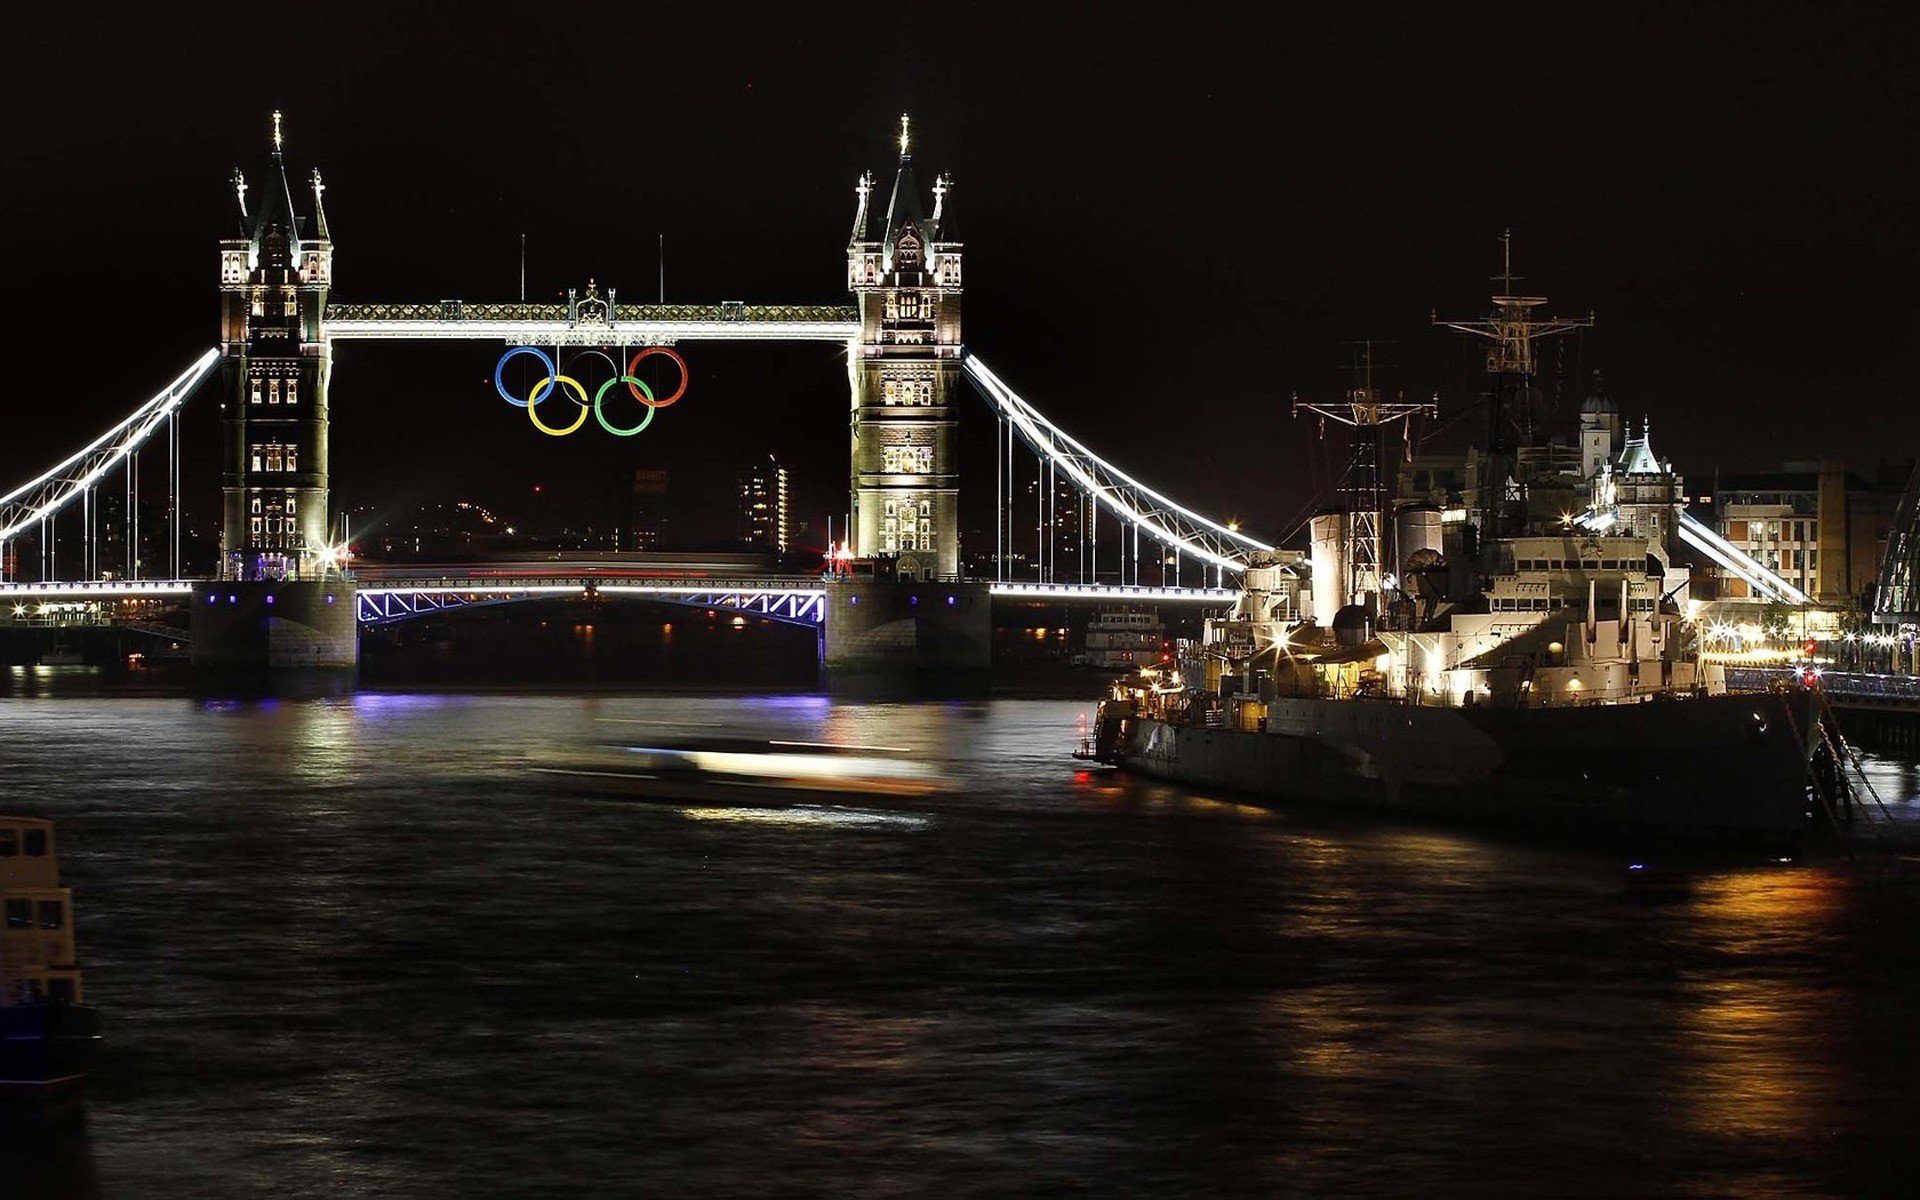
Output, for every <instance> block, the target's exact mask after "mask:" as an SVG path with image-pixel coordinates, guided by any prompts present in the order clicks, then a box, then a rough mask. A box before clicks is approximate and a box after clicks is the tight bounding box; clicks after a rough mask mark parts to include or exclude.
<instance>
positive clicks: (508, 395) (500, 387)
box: [493, 346, 556, 408]
mask: <svg viewBox="0 0 1920 1200" xmlns="http://www.w3.org/2000/svg"><path fill="white" fill-rule="evenodd" d="M520 354H531V355H533V356H534V357H535V358H537V359H539V360H540V365H541V366H543V367H545V368H546V369H547V379H548V381H549V382H551V381H552V379H553V376H554V375H555V374H556V372H555V371H554V367H553V360H552V359H550V358H548V357H547V356H546V355H545V354H543V353H541V352H540V351H539V350H537V349H535V348H534V347H532V346H515V347H514V348H513V349H511V350H509V351H507V352H506V353H505V354H502V355H501V356H500V361H499V362H497V363H495V364H493V389H494V390H495V391H497V392H499V393H500V398H501V399H502V400H505V401H506V402H507V403H508V404H511V405H513V406H514V407H515V408H525V407H527V405H528V403H529V401H527V400H515V399H514V398H513V393H512V392H509V391H508V390H507V383H506V380H505V379H503V378H502V376H503V375H504V374H505V373H506V369H507V360H508V359H510V358H513V357H514V356H516V355H520Z"/></svg>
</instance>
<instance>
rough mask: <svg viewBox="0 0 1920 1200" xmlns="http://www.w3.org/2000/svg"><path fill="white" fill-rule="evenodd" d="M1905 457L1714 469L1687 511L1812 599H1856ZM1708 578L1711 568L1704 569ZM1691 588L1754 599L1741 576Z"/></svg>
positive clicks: (1882, 541) (1868, 576)
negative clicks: (1868, 467)
mask: <svg viewBox="0 0 1920 1200" xmlns="http://www.w3.org/2000/svg"><path fill="white" fill-rule="evenodd" d="M1910 467H1911V464H1907V463H1901V464H1886V463H1882V464H1881V465H1880V466H1879V467H1878V468H1877V469H1876V470H1875V472H1874V473H1873V474H1872V475H1870V476H1869V475H1861V474H1856V473H1852V472H1849V471H1848V470H1847V469H1846V466H1845V464H1844V463H1842V462H1838V461H1833V460H1826V461H1821V462H1789V463H1784V464H1782V465H1781V468H1780V469H1779V470H1777V471H1762V472H1752V473H1742V474H1726V475H1721V476H1719V477H1718V478H1717V479H1716V480H1715V482H1714V485H1713V488H1712V491H1711V492H1710V493H1708V494H1705V495H1702V496H1700V497H1699V498H1698V499H1697V500H1696V501H1695V502H1694V511H1695V515H1696V516H1698V517H1699V518H1700V519H1701V520H1702V521H1704V522H1706V523H1707V524H1708V525H1710V526H1711V527H1712V528H1713V529H1714V530H1715V531H1716V532H1717V533H1719V534H1720V536H1722V537H1724V538H1726V539H1727V540H1728V541H1729V542H1731V543H1733V544H1734V545H1735V546H1738V547H1740V548H1741V549H1743V550H1745V551H1746V552H1747V553H1748V554H1750V555H1752V556H1753V557H1754V558H1755V559H1757V560H1758V561H1760V562H1761V563H1763V564H1765V565H1766V566H1767V567H1768V568H1770V569H1772V570H1773V571H1774V572H1775V573H1777V574H1778V575H1780V576H1781V578H1783V579H1785V580H1786V581H1787V582H1788V583H1791V584H1793V585H1794V586H1795V587H1797V588H1799V589H1800V590H1801V591H1803V592H1805V593H1806V594H1807V595H1808V596H1810V597H1812V598H1813V600H1814V602H1815V603H1816V604H1819V605H1822V606H1824V607H1833V608H1847V609H1851V608H1854V607H1856V606H1861V605H1863V604H1864V603H1865V602H1866V600H1867V593H1868V592H1869V591H1870V590H1871V588H1872V587H1873V584H1874V581H1875V579H1876V577H1877V576H1878V575H1879V572H1880V564H1881V561H1882V559H1883V558H1884V557H1885V555H1886V547H1887V536H1888V534H1889V532H1890V531H1891V530H1892V529H1893V525H1894V517H1895V510H1896V509H1897V508H1898V506H1899V501H1900V493H1901V489H1902V486H1903V485H1904V483H1905V481H1906V477H1907V475H1908V473H1909V469H1910ZM1707 575H1708V578H1709V579H1710V580H1712V573H1711V572H1710V571H1709V572H1708V573H1707ZM1695 595H1697V596H1702V598H1706V599H1715V600H1719V601H1723V602H1727V603H1731V604H1740V603H1745V604H1750V605H1755V606H1757V605H1760V604H1762V603H1764V599H1763V598H1762V597H1760V596H1757V595H1755V594H1754V591H1753V589H1752V588H1751V587H1750V586H1749V585H1748V584H1747V583H1746V582H1745V581H1743V580H1740V579H1737V578H1733V577H1731V576H1726V577H1721V578H1718V579H1717V580H1712V582H1710V583H1709V584H1708V586H1707V587H1706V588H1702V587H1700V586H1699V585H1698V583H1696V587H1695Z"/></svg>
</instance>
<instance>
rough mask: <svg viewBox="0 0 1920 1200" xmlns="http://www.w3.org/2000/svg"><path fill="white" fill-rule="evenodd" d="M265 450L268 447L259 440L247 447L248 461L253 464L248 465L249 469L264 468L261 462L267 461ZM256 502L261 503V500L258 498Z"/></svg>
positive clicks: (257, 469)
mask: <svg viewBox="0 0 1920 1200" xmlns="http://www.w3.org/2000/svg"><path fill="white" fill-rule="evenodd" d="M265 450H266V447H265V446H262V445H261V444H260V443H258V442H255V443H254V444H253V445H251V446H249V447H247V455H248V458H247V461H248V462H249V463H250V464H251V465H250V466H249V467H248V470H252V471H259V470H262V469H263V468H262V467H261V465H260V464H261V463H262V462H264V461H266V459H265V454H264V452H265ZM254 503H256V504H257V503H259V501H257V500H256V501H254Z"/></svg>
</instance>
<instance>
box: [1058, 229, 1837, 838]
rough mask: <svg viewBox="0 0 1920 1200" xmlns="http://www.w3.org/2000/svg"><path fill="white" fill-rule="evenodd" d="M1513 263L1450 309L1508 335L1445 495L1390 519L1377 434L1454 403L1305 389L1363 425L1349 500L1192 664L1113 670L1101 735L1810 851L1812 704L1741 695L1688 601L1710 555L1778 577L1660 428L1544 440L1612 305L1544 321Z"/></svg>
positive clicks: (1306, 782)
mask: <svg viewBox="0 0 1920 1200" xmlns="http://www.w3.org/2000/svg"><path fill="white" fill-rule="evenodd" d="M1509 262H1510V259H1509ZM1498 281H1499V282H1501V283H1502V284H1503V285H1504V286H1503V287H1502V289H1501V291H1500V294H1498V295H1495V296H1494V297H1493V298H1492V311H1491V312H1490V313H1489V314H1488V315H1487V316H1485V317H1484V318H1480V319H1475V320H1463V321H1438V320H1437V321H1436V323H1437V324H1441V325H1444V326H1446V327H1448V328H1450V329H1452V330H1454V331H1456V332H1459V333H1462V334H1465V335H1467V336H1468V337H1471V338H1474V339H1476V340H1480V341H1484V342H1485V343H1486V349H1487V357H1486V367H1487V386H1486V389H1485V392H1484V396H1483V399H1484V403H1485V404H1486V407H1487V410H1488V412H1487V424H1486V440H1485V447H1484V449H1483V450H1477V451H1475V452H1470V453H1469V454H1468V455H1467V456H1466V457H1465V459H1464V460H1463V461H1461V462H1459V463H1457V464H1453V465H1455V466H1457V467H1458V468H1459V470H1458V471H1457V473H1454V472H1435V471H1433V470H1432V469H1431V466H1432V464H1428V469H1426V470H1424V471H1413V472H1408V474H1409V475H1410V477H1411V479H1410V482H1412V483H1415V484H1419V483H1425V484H1426V485H1427V488H1426V489H1425V490H1426V492H1427V494H1426V495H1424V496H1422V495H1417V494H1416V495H1412V496H1407V497H1406V498H1405V499H1403V501H1402V503H1400V504H1399V505H1397V506H1396V507H1394V508H1393V509H1392V510H1391V511H1390V512H1389V510H1388V509H1387V507H1386V504H1385V497H1384V491H1385V489H1384V486H1383V483H1382V478H1381V476H1382V472H1381V469H1380V441H1381V433H1382V431H1383V430H1384V429H1386V428H1387V427H1389V426H1391V425H1393V424H1394V423H1396V422H1399V421H1402V420H1404V419H1407V418H1410V417H1412V416H1414V415H1415V414H1416V413H1419V412H1421V411H1423V410H1426V411H1431V408H1432V406H1430V405H1408V404H1393V403H1388V402H1385V401H1382V400H1381V399H1380V398H1379V396H1378V395H1377V394H1376V393H1375V392H1374V390H1373V388H1372V387H1371V384H1370V381H1369V383H1368V384H1367V385H1365V386H1362V387H1359V388H1356V389H1354V390H1353V391H1352V392H1351V393H1349V395H1348V397H1347V400H1346V402H1345V403H1343V404H1340V405H1318V404H1299V405H1296V412H1298V411H1301V410H1309V411H1313V412H1316V413H1318V414H1319V415H1320V416H1321V417H1322V418H1332V419H1334V420H1337V421H1340V422H1342V423H1344V424H1347V425H1350V426H1351V427H1352V438H1351V446H1352V462H1351V464H1350V467H1349V470H1348V474H1347V476H1346V481H1345V484H1344V486H1343V488H1342V492H1341V500H1342V503H1341V504H1340V505H1339V506H1338V507H1337V508H1336V509H1334V510H1331V511H1327V512H1323V513H1322V514H1321V515H1319V516H1317V517H1315V518H1314V519H1313V521H1312V523H1311V543H1310V547H1311V548H1310V550H1309V551H1308V553H1307V554H1305V555H1302V554H1300V553H1297V552H1296V553H1292V554H1274V555H1271V556H1265V557H1262V558H1259V559H1257V560H1255V561H1254V562H1253V563H1251V564H1250V566H1249V569H1248V570H1247V572H1246V574H1245V579H1244V587H1243V591H1242V594H1241V595H1240V597H1239V598H1238V601H1237V603H1236V604H1235V606H1234V608H1233V610H1232V612H1231V613H1230V614H1228V615H1227V616H1225V617H1223V618H1219V619H1214V620H1209V621H1208V622H1207V625H1206V628H1205V631H1204V633H1203V635H1202V637H1201V638H1199V639H1197V640H1195V641H1191V642H1185V643H1182V644H1181V646H1180V647H1179V651H1178V654H1177V657H1176V665H1174V666H1170V667H1165V668H1159V669H1148V670H1146V671H1143V672H1141V673H1139V675H1137V676H1136V677H1132V678H1123V679H1120V680H1116V681H1115V682H1114V683H1113V685H1112V686H1111V687H1110V689H1109V692H1108V695H1107V696H1106V697H1105V698H1104V699H1103V700H1102V702H1101V706H1100V714H1099V718H1098V720H1097V722H1096V726H1095V732H1094V734H1093V736H1092V739H1091V744H1090V745H1088V746H1086V747H1084V748H1083V751H1082V753H1083V754H1084V755H1085V756H1087V757H1092V758H1096V759H1098V760H1100V761H1103V762H1106V763H1109V764H1112V765H1115V766H1117V767H1120V768H1121V769H1123V770H1127V771H1131V772H1136V773H1139V774H1143V775H1148V776H1153V777H1157V778H1162V779H1168V780H1173V781H1176V782H1179V783H1182V784H1188V785H1193V786H1199V787H1210V788H1218V789H1222V790H1229V791H1233V792H1238V793H1242V794H1246V795H1250V796H1253V797H1256V798H1262V799H1272V800H1283V801H1285V800H1306V801H1316V802H1322V803H1330V804H1337V805H1342V806H1369V807H1377V808H1382V809H1389V810H1395V811H1401V812H1406V813H1412V814H1417V815H1421V816H1429V817H1435V818H1439V819H1443V820H1450V821H1460V822H1471V823H1475V824H1487V825H1504V826H1515V827H1523V828H1527V829H1532V830H1539V831H1550V832H1554V833H1557V834H1568V835H1574V836H1579V837H1589V836H1613V835H1625V836H1629V837H1639V836H1645V835H1653V836H1656V837H1661V838H1677V839H1683V840H1703V841H1714V842H1756V843H1760V842H1764V843H1767V844H1786V843H1793V842H1795V841H1797V839H1798V838H1799V836H1800V834H1801V833H1802V832H1803V831H1804V829H1805V828H1806V827H1807V825H1808V822H1809V794H1808V788H1807V778H1808V759H1809V756H1810V752H1811V749H1810V748H1816V747H1817V746H1818V745H1819V744H1820V739H1819V737H1818V732H1817V730H1816V729H1815V727H1814V725H1813V722H1814V721H1816V720H1817V719H1818V716H1817V713H1816V709H1815V705H1814V704H1813V702H1812V697H1811V696H1810V695H1809V694H1807V693H1805V692H1800V693H1791V692H1762V693H1739V692H1732V691H1729V690H1728V688H1727V684H1726V679H1725V676H1724V673H1723V671H1722V670H1721V669H1720V668H1719V667H1718V666H1716V665H1714V664H1711V663H1705V662H1702V661H1701V660H1700V657H1699V653H1698V639H1697V636H1696V630H1695V627H1694V625H1693V623H1692V622H1691V621H1690V620H1689V619H1688V618H1689V614H1690V611H1691V610H1692V609H1693V608H1695V607H1696V606H1695V605H1694V604H1693V601H1692V598H1691V596H1690V580H1691V576H1692V565H1693V564H1694V563H1696V562H1705V561H1711V562H1712V563H1714V564H1715V565H1716V566H1718V567H1719V568H1720V569H1721V570H1723V571H1727V572H1731V573H1735V574H1743V575H1748V576H1750V577H1755V578H1759V577H1761V573H1764V572H1765V571H1766V568H1765V567H1763V566H1761V565H1760V564H1759V563H1757V562H1755V561H1754V560H1753V559H1751V558H1750V557H1748V556H1747V555H1745V554H1744V553H1743V552H1742V551H1740V550H1739V549H1737V548H1736V547H1734V546H1732V545H1730V544H1729V543H1727V542H1725V541H1724V540H1723V539H1720V538H1719V537H1718V536H1717V535H1715V534H1714V533H1713V532H1712V531H1711V530H1709V529H1707V528H1706V527H1705V526H1704V525H1701V524H1700V523H1699V522H1697V521H1695V520H1694V519H1693V518H1692V517H1690V516H1688V515H1687V514H1686V512H1685V508H1684V503H1685V501H1684V496H1683V491H1682V480H1681V478H1680V477H1679V476H1678V475H1677V474H1675V472H1674V470H1673V468H1672V465H1671V464H1670V463H1668V462H1665V461H1663V460H1661V459H1660V458H1659V457H1658V456H1657V455H1656V454H1655V453H1654V450H1653V446H1652V442H1651V437H1650V433H1649V429H1648V426H1647V425H1646V424H1644V423H1643V424H1642V425H1641V427H1640V429H1639V430H1638V431H1637V432H1636V431H1634V430H1632V429H1630V428H1627V427H1625V426H1624V425H1623V423H1622V420H1621V416H1620V413H1619V410H1618V408H1617V407H1616V406H1615V405H1614V404H1613V403H1612V402H1611V401H1609V400H1608V399H1606V398H1605V397H1604V396H1603V395H1601V394H1600V393H1598V392H1595V393H1594V394H1592V395H1590V396H1589V397H1588V398H1587V399H1586V401H1585V402H1584V403H1583V404H1582V406H1581V411H1580V414H1579V418H1578V429H1577V436H1576V439H1575V441H1574V442H1573V443H1572V444H1569V443H1568V442H1567V441H1566V440H1565V438H1564V437H1562V438H1556V439H1550V440H1543V439H1540V438H1539V437H1537V436H1536V431H1535V426H1536V421H1535V417H1536V414H1537V412H1538V410H1539V408H1540V403H1539V402H1540V393H1539V391H1538V390H1537V388H1536V386H1535V376H1536V366H1537V360H1536V355H1537V353H1538V351H1539V344H1540V343H1541V342H1543V341H1544V340H1546V339H1549V338H1553V337H1557V336H1559V335H1562V334H1566V333H1568V332H1571V331H1573V330H1576V329H1579V328H1582V327H1584V326H1587V325H1589V324H1591V323H1592V318H1576V319H1559V318H1553V317H1549V316H1545V315H1543V311H1542V310H1543V309H1544V307H1545V305H1546V300H1545V298H1544V297H1538V296H1524V295H1519V294H1517V293H1516V291H1515V289H1514V288H1513V286H1512V284H1513V281H1514V276H1513V275H1512V273H1511V270H1510V268H1509V269H1508V270H1507V271H1506V272H1505V273H1503V275H1502V276H1500V277H1499V280H1498ZM1438 476H1447V478H1444V479H1442V478H1437V477H1438ZM1409 490H1415V491H1417V490H1418V489H1409ZM1773 582H1775V583H1778V582H1779V581H1778V580H1777V579H1776V580H1773Z"/></svg>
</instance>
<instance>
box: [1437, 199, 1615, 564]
mask: <svg viewBox="0 0 1920 1200" xmlns="http://www.w3.org/2000/svg"><path fill="white" fill-rule="evenodd" d="M1500 250H1501V263H1500V274H1499V275H1496V276H1495V277H1494V282H1495V283H1497V284H1499V285H1500V287H1501V291H1500V292H1499V293H1498V294H1497V295H1495V296H1494V297H1493V311H1492V312H1491V313H1489V314H1488V315H1487V316H1484V317H1481V318H1478V319H1477V320H1468V321H1454V320H1446V319H1444V318H1442V317H1440V316H1438V315H1435V316H1434V318H1433V323H1434V324H1435V325H1437V326H1442V327H1444V328H1447V329H1451V330H1453V331H1454V332H1456V333H1464V334H1466V335H1467V336H1469V337H1477V338H1482V339H1484V340H1486V341H1488V342H1491V343H1492V345H1491V346H1490V347H1489V348H1488V350H1487V374H1488V375H1489V376H1490V377H1491V379H1490V383H1491V387H1490V388H1489V391H1488V393H1487V396H1488V405H1487V409H1488V411H1487V421H1488V432H1487V457H1488V463H1487V466H1488V471H1487V478H1488V479H1489V480H1491V481H1492V489H1493V491H1492V495H1491V497H1488V498H1483V500H1482V502H1481V506H1480V507H1481V509H1482V515H1483V519H1484V525H1483V527H1482V530H1481V544H1482V545H1488V546H1491V545H1492V544H1493V543H1494V542H1496V541H1498V540H1499V539H1500V538H1501V537H1503V536H1506V535H1508V534H1510V533H1513V532H1515V531H1517V530H1518V528H1519V520H1520V513H1519V511H1517V510H1519V509H1521V508H1523V507H1524V501H1525V499H1526V497H1525V495H1524V485H1523V494H1521V495H1518V496H1515V495H1511V494H1509V493H1508V490H1507V488H1506V483H1505V481H1506V480H1508V479H1512V478H1517V472H1516V470H1515V464H1516V459H1517V453H1516V450H1515V441H1514V433H1513V427H1514V426H1515V425H1523V426H1526V427H1527V428H1528V429H1530V428H1531V418H1530V416H1529V411H1528V408H1527V405H1528V397H1529V395H1530V393H1531V388H1532V383H1533V376H1534V367H1535V360H1534V343H1535V342H1536V341H1539V340H1542V339H1545V338H1550V337H1557V336H1559V335H1560V334H1563V333H1569V332H1571V331H1573V330H1576V329H1585V328H1587V327H1588V326H1591V325H1592V324H1593V317H1592V316H1591V315H1589V316H1586V317H1549V316H1544V315H1540V314H1537V313H1536V312H1535V310H1536V309H1538V308H1541V307H1542V306H1544V305H1545V304H1546V302H1547V298H1546V297H1545V296H1521V295H1517V294H1515V292H1514V290H1513V286H1514V283H1515V281H1516V280H1518V279H1520V278H1521V277H1520V276H1518V275H1515V274H1514V273H1513V231H1512V230H1505V231H1503V232H1502V233H1501V234H1500ZM1509 509H1514V510H1516V511H1511V512H1510V511H1507V510H1509Z"/></svg>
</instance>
